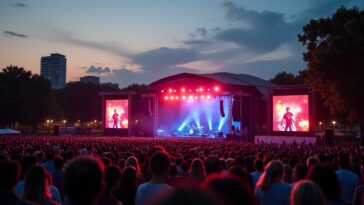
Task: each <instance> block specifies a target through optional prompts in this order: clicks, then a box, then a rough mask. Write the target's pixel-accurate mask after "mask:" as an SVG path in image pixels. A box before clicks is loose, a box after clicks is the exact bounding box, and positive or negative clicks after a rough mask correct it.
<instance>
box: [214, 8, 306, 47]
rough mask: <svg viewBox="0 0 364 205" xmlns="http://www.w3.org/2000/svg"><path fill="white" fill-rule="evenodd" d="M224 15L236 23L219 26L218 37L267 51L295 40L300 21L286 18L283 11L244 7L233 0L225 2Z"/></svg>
mask: <svg viewBox="0 0 364 205" xmlns="http://www.w3.org/2000/svg"><path fill="white" fill-rule="evenodd" d="M222 6H223V8H224V9H225V12H226V14H225V16H226V19H227V20H228V21H229V22H238V23H240V24H239V26H235V27H232V28H229V29H225V30H223V29H222V30H221V31H220V32H218V33H217V34H216V35H215V38H216V39H218V40H223V41H228V42H233V43H236V44H238V45H240V46H242V47H245V48H248V49H250V50H252V51H255V52H260V53H261V52H269V51H272V50H274V49H276V48H277V47H279V46H280V45H282V44H283V43H286V42H289V41H296V35H297V33H298V32H299V30H300V27H301V22H287V21H285V19H284V14H283V13H278V12H272V11H262V12H258V11H255V10H247V9H245V8H244V7H238V6H237V5H235V3H233V2H229V1H228V2H224V3H223V4H222Z"/></svg>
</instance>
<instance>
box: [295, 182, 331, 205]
mask: <svg viewBox="0 0 364 205" xmlns="http://www.w3.org/2000/svg"><path fill="white" fill-rule="evenodd" d="M326 204H327V202H326V199H325V196H324V194H323V193H322V191H321V189H320V187H319V186H317V185H316V184H315V183H314V182H312V181H310V180H301V181H299V182H297V183H295V184H294V185H293V188H292V192H291V205H326Z"/></svg>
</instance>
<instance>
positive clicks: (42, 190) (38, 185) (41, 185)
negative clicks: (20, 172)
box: [23, 165, 58, 205]
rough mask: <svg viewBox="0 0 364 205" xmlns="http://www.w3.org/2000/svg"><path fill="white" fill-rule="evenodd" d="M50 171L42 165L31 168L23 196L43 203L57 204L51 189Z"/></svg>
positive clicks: (47, 204) (48, 204) (44, 204)
mask: <svg viewBox="0 0 364 205" xmlns="http://www.w3.org/2000/svg"><path fill="white" fill-rule="evenodd" d="M48 186H49V183H48V173H47V171H46V170H45V169H44V168H43V167H41V166H38V165H37V166H33V167H31V168H30V169H29V171H28V173H27V176H26V178H25V186H24V190H23V198H24V199H27V200H29V201H32V202H35V203H38V204H41V205H56V204H58V203H57V202H55V201H53V200H52V198H51V193H50V191H49V187H48Z"/></svg>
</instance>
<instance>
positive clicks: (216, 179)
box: [202, 174, 256, 205]
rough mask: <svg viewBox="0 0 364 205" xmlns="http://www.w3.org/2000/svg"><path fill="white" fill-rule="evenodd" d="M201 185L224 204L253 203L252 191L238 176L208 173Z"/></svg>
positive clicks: (254, 201) (247, 204)
mask: <svg viewBox="0 0 364 205" xmlns="http://www.w3.org/2000/svg"><path fill="white" fill-rule="evenodd" d="M202 187H203V188H204V189H205V190H207V192H208V193H210V194H211V196H214V198H215V199H216V201H218V202H219V203H220V204H224V205H238V204H246V205H255V204H256V200H255V198H254V195H253V193H252V192H251V190H250V189H249V188H248V185H247V184H244V183H243V182H242V181H241V180H239V179H238V178H235V177H233V176H226V175H225V176H221V175H219V174H213V175H210V176H209V177H208V178H207V179H206V181H205V182H204V184H203V185H202Z"/></svg>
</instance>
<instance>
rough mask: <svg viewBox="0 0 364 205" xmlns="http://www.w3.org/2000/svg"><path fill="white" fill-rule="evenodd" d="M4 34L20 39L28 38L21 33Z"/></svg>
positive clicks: (10, 32) (9, 32) (8, 32)
mask: <svg viewBox="0 0 364 205" xmlns="http://www.w3.org/2000/svg"><path fill="white" fill-rule="evenodd" d="M3 33H5V34H6V35H8V36H13V37H18V38H28V36H27V35H24V34H20V33H15V32H13V31H4V32H3Z"/></svg>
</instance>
